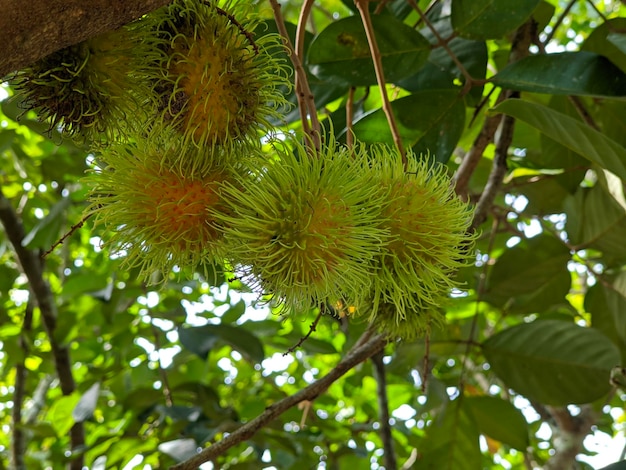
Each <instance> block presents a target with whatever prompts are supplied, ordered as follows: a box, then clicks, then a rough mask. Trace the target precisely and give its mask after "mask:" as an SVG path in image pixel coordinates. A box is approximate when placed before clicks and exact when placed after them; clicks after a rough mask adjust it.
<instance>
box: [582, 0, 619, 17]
mask: <svg viewBox="0 0 626 470" xmlns="http://www.w3.org/2000/svg"><path fill="white" fill-rule="evenodd" d="M587 3H588V4H589V5H591V8H593V9H594V10H595V11H596V13H597V14H598V16H599V17H600V18H602V22H603V23H606V22H607V17H606V15H605V14H604V13H602V12H601V11H600V9H599V8H598V5H596V4H595V3H593V0H587ZM622 3H624V2H623V0H622Z"/></svg>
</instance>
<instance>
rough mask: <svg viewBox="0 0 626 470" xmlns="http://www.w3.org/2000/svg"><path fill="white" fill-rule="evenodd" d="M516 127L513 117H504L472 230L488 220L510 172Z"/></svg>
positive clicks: (475, 212) (477, 205)
mask: <svg viewBox="0 0 626 470" xmlns="http://www.w3.org/2000/svg"><path fill="white" fill-rule="evenodd" d="M514 126H515V119H514V118H512V117H511V116H504V117H503V118H502V123H501V131H500V138H499V139H498V143H497V145H496V153H495V155H494V158H493V166H492V169H491V173H490V174H489V179H488V180H487V184H486V185H485V189H484V191H483V193H482V195H481V196H480V200H479V201H478V204H476V210H475V211H474V220H473V221H472V229H476V228H478V227H479V226H480V225H482V223H483V222H484V221H485V220H487V214H488V213H489V211H490V210H491V206H492V204H493V201H494V199H495V198H496V195H497V194H498V191H500V187H501V186H502V181H503V180H504V177H505V176H506V173H507V171H508V165H507V155H508V151H509V146H510V145H511V141H512V140H513V128H514Z"/></svg>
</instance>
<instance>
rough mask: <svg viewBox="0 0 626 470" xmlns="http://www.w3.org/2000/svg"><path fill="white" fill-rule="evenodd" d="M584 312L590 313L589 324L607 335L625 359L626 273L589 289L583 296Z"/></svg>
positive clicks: (605, 279)
mask: <svg viewBox="0 0 626 470" xmlns="http://www.w3.org/2000/svg"><path fill="white" fill-rule="evenodd" d="M585 311H587V312H589V313H591V324H592V325H593V327H594V328H596V329H598V330H600V331H602V333H604V334H605V335H607V336H608V337H609V338H610V339H611V340H612V341H613V342H614V343H615V344H616V345H617V346H619V348H620V350H621V351H622V358H623V359H626V315H624V312H626V272H623V271H622V272H620V273H618V274H617V275H616V276H615V277H614V278H613V279H610V278H609V277H608V276H606V277H605V278H604V282H598V283H597V284H595V285H594V286H592V287H590V288H589V291H588V292H587V295H585Z"/></svg>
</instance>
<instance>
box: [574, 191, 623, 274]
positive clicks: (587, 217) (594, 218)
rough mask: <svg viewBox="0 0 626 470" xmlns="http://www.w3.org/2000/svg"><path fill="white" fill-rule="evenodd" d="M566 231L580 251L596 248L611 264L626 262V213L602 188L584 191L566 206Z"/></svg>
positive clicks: (578, 193) (579, 192)
mask: <svg viewBox="0 0 626 470" xmlns="http://www.w3.org/2000/svg"><path fill="white" fill-rule="evenodd" d="M564 208H565V213H566V215H567V221H566V225H565V228H566V230H567V233H568V235H569V238H570V242H571V243H572V244H573V245H575V246H576V248H577V249H579V250H580V249H584V248H595V249H596V250H599V251H601V252H603V253H604V254H605V257H606V261H607V263H609V264H611V263H612V262H615V261H616V260H617V261H619V260H626V245H625V244H624V233H625V232H626V211H625V210H624V207H622V206H621V205H620V204H619V203H618V202H617V201H616V200H615V199H614V198H613V197H612V196H611V195H610V194H609V193H608V192H607V191H606V189H605V188H603V187H602V186H601V185H599V184H597V185H596V186H594V187H593V188H580V189H579V190H578V191H577V192H576V194H575V195H573V196H569V197H568V198H567V199H566V200H565V204H564Z"/></svg>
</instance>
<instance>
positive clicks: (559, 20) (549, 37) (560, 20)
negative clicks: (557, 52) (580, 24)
mask: <svg viewBox="0 0 626 470" xmlns="http://www.w3.org/2000/svg"><path fill="white" fill-rule="evenodd" d="M576 1H577V0H570V2H569V3H568V4H567V6H566V7H565V10H563V13H561V15H560V16H559V17H558V18H557V20H556V22H555V23H554V26H553V27H552V31H550V34H548V35H547V36H546V39H545V41H543V44H544V47H545V46H547V45H548V43H549V42H550V41H552V38H553V37H554V35H555V34H556V30H557V29H559V26H561V24H562V23H563V20H564V19H565V17H566V16H567V15H568V14H569V11H570V10H571V9H572V7H573V6H574V5H575V4H576Z"/></svg>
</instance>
